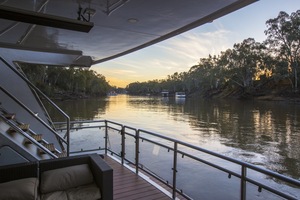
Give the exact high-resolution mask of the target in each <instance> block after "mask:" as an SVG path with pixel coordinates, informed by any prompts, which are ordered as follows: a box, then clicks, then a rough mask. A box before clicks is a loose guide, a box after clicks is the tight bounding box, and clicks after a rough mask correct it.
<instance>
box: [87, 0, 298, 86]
mask: <svg viewBox="0 0 300 200" xmlns="http://www.w3.org/2000/svg"><path fill="white" fill-rule="evenodd" d="M298 9H300V0H260V1H258V2H256V3H254V4H251V5H250V6H247V7H245V8H243V9H240V10H238V11H235V12H233V13H230V14H229V15H226V16H224V17H222V18H219V19H217V20H215V21H213V22H212V23H209V24H205V25H203V26H200V27H198V28H195V29H193V30H191V31H188V32H185V33H183V34H181V35H178V36H176V37H173V38H171V39H168V40H165V41H163V42H161V43H158V44H156V45H153V46H150V47H147V48H145V49H142V50H140V51H137V52H134V53H131V54H128V55H126V56H123V57H120V58H117V59H114V60H111V61H108V62H105V63H101V64H97V65H95V66H93V67H92V68H91V69H92V70H95V71H97V72H98V73H100V74H102V75H104V76H105V77H106V79H107V80H108V81H109V82H110V84H111V85H114V86H117V87H126V85H128V84H129V83H132V82H136V81H139V82H143V81H148V80H153V79H164V78H166V77H167V75H171V74H173V73H175V72H183V71H188V70H189V69H190V67H192V66H193V65H195V64H197V63H198V61H199V59H200V58H206V57H208V55H209V54H211V55H218V54H220V52H221V51H225V50H226V49H229V48H232V47H233V44H234V43H240V42H242V41H243V40H244V39H247V38H249V37H251V38H254V39H255V40H256V41H258V42H262V41H263V40H265V39H266V36H265V34H264V31H265V30H266V25H265V22H266V21H267V20H268V19H271V18H275V17H277V16H278V13H279V12H280V11H285V12H287V13H288V14H291V13H292V12H295V11H296V10H298Z"/></svg>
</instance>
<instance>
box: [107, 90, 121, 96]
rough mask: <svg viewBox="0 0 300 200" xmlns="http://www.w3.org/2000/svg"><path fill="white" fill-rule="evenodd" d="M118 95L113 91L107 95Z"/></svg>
mask: <svg viewBox="0 0 300 200" xmlns="http://www.w3.org/2000/svg"><path fill="white" fill-rule="evenodd" d="M117 95H118V94H117V93H116V92H115V91H111V92H109V93H108V94H107V96H117Z"/></svg>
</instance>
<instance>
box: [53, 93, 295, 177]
mask: <svg viewBox="0 0 300 200" xmlns="http://www.w3.org/2000/svg"><path fill="white" fill-rule="evenodd" d="M57 103H58V105H59V106H60V107H61V108H62V109H63V110H65V111H66V113H68V114H69V115H70V116H71V119H72V120H83V119H87V120H91V119H109V120H113V121H117V122H120V123H123V124H126V125H129V126H132V127H136V128H141V129H145V130H149V131H153V132H156V133H160V134H165V135H167V136H170V137H172V138H177V139H179V140H183V141H185V142H188V143H192V144H194V145H198V146H201V147H203V148H207V149H210V150H213V151H216V152H219V153H222V154H224V155H227V156H230V157H234V158H237V159H240V160H243V161H247V162H250V163H253V164H256V165H261V166H263V167H266V168H268V169H271V170H274V171H277V172H279V173H282V174H286V175H288V176H291V177H293V178H296V179H299V178H300V148H299V147H300V126H299V120H298V119H299V115H300V111H299V109H300V105H297V104H288V103H284V102H254V101H234V100H230V101H226V100H203V99H198V98H187V99H182V100H181V99H180V101H178V100H176V99H175V98H171V97H170V98H162V97H149V96H147V97H136V96H127V95H118V96H114V97H109V98H106V99H92V100H78V101H67V102H57Z"/></svg>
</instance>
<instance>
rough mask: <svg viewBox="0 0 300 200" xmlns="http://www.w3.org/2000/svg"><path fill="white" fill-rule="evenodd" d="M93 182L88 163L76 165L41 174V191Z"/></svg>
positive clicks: (60, 189) (43, 192) (63, 188)
mask: <svg viewBox="0 0 300 200" xmlns="http://www.w3.org/2000/svg"><path fill="white" fill-rule="evenodd" d="M92 182H93V174H92V172H91V170H90V168H89V166H88V165H87V164H83V165H74V166H71V167H65V168H59V169H54V170H49V171H45V172H43V173H42V174H41V183H40V191H41V193H42V194H45V193H50V192H55V191H64V190H68V189H70V188H75V187H78V186H82V185H87V184H90V183H92Z"/></svg>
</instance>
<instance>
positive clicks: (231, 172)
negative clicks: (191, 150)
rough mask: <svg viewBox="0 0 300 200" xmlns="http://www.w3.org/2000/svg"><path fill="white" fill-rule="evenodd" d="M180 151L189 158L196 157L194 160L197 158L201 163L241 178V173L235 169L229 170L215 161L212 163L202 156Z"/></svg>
mask: <svg viewBox="0 0 300 200" xmlns="http://www.w3.org/2000/svg"><path fill="white" fill-rule="evenodd" d="M178 153H180V154H182V155H184V156H187V157H189V158H192V159H194V160H197V161H199V162H201V163H204V164H206V165H209V166H211V167H214V168H216V169H219V170H221V171H223V172H226V173H228V174H231V175H233V176H236V177H238V178H241V175H240V174H238V173H236V172H234V171H231V170H229V169H225V168H223V167H220V166H219V165H216V164H213V163H211V162H208V161H205V160H203V159H202V158H198V157H196V156H193V155H191V154H188V153H184V152H182V151H178Z"/></svg>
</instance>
